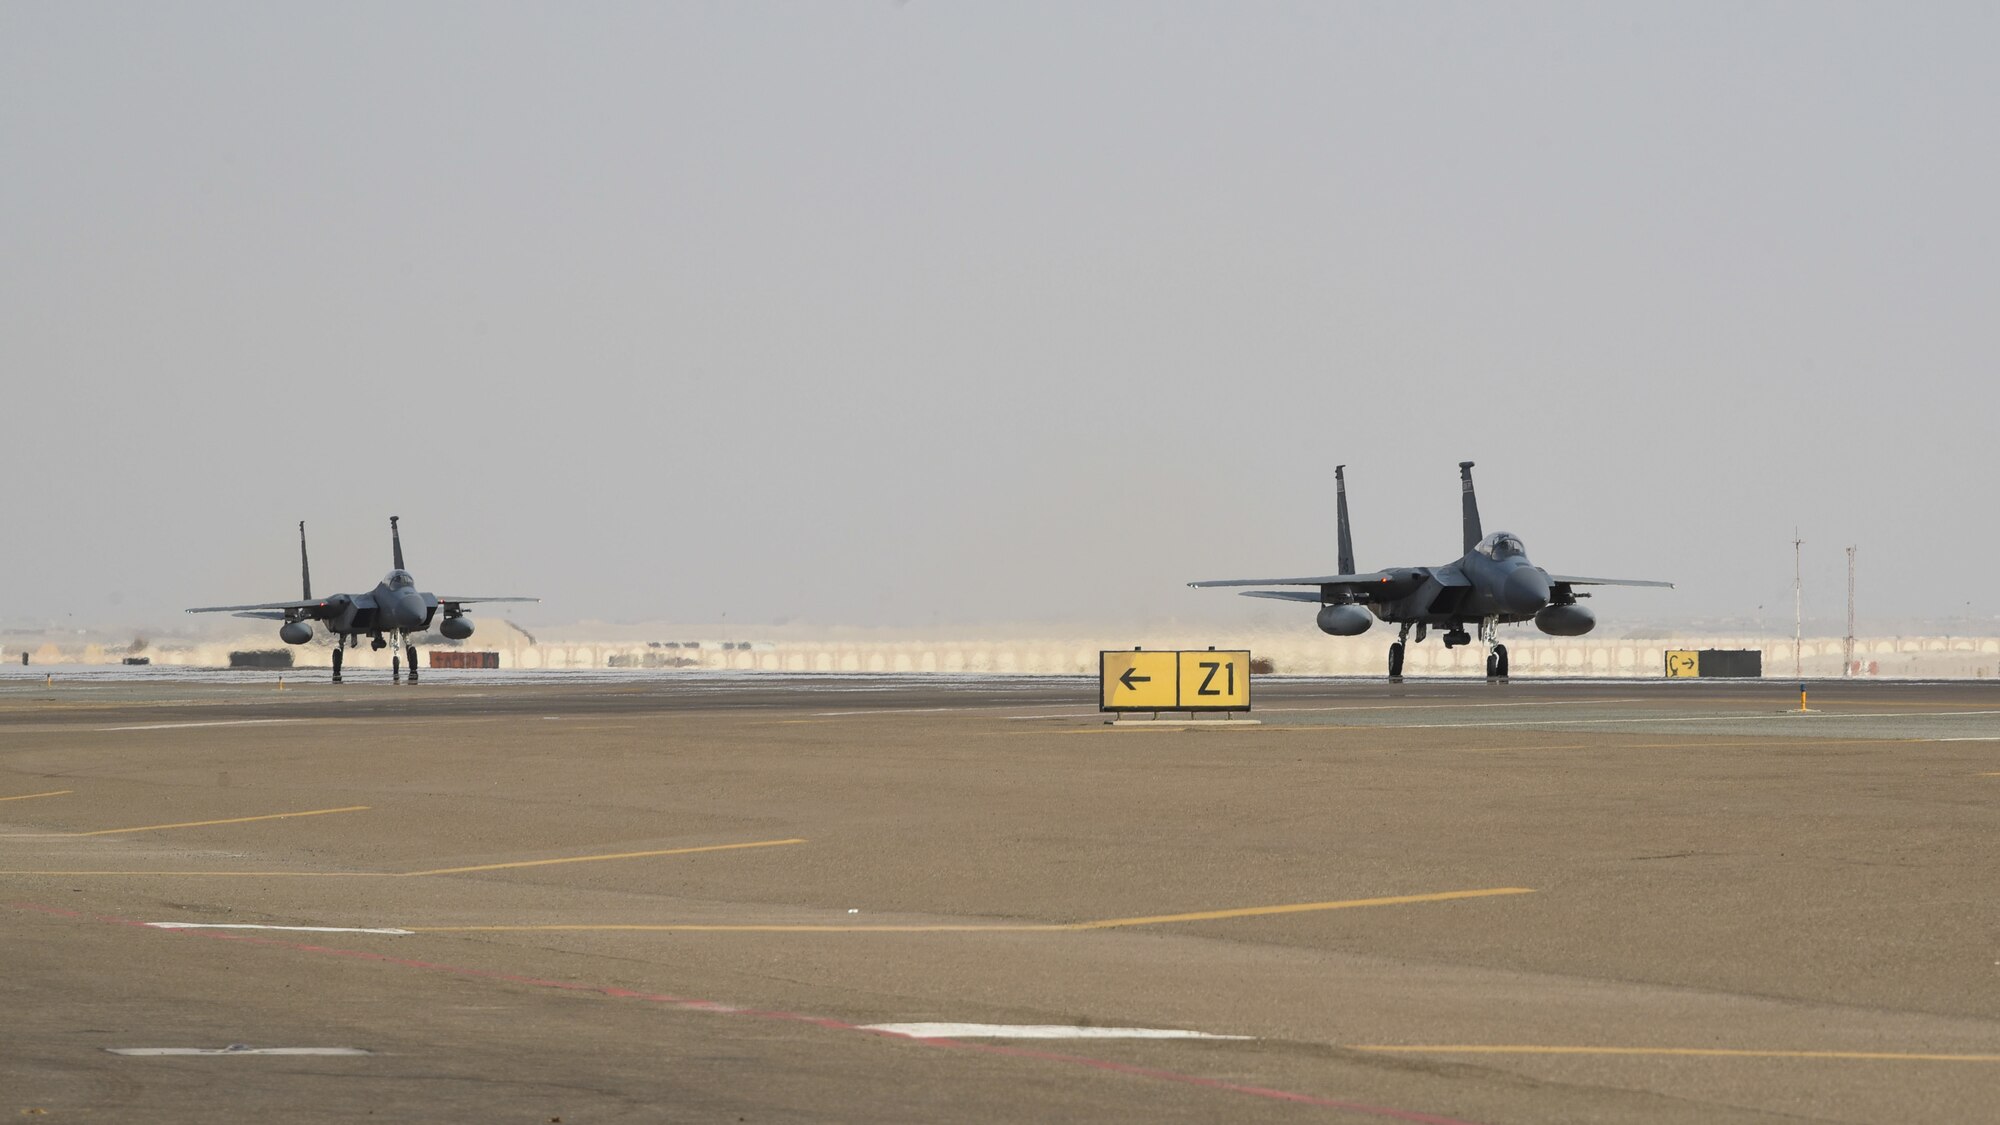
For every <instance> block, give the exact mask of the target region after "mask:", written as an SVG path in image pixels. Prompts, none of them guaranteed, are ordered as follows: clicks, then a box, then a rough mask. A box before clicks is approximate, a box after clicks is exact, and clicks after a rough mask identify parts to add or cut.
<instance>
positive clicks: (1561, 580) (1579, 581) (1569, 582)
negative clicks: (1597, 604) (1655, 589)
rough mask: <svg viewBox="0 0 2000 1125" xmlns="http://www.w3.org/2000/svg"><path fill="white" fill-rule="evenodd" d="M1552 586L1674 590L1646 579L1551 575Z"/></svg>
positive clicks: (1668, 583)
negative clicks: (1643, 587)
mask: <svg viewBox="0 0 2000 1125" xmlns="http://www.w3.org/2000/svg"><path fill="white" fill-rule="evenodd" d="M1549 585H1551V586H1661V587H1664V588H1666V589H1669V590H1671V589H1673V588H1674V584H1673V583H1671V582H1654V581H1652V580H1650V579H1646V578H1578V577H1577V576H1576V575H1574V574H1551V575H1549Z"/></svg>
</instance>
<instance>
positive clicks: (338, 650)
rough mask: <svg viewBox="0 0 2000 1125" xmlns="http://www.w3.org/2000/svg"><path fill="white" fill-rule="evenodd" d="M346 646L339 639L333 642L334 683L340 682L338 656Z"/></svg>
mask: <svg viewBox="0 0 2000 1125" xmlns="http://www.w3.org/2000/svg"><path fill="white" fill-rule="evenodd" d="M346 647H347V646H346V645H344V644H343V643H341V642H340V641H335V642H333V682H334V683H336V684H337V683H339V682H340V657H341V655H342V653H343V651H344V650H345V649H346Z"/></svg>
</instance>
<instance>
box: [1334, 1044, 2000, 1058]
mask: <svg viewBox="0 0 2000 1125" xmlns="http://www.w3.org/2000/svg"><path fill="white" fill-rule="evenodd" d="M1347 1049H1348V1050H1350V1051H1375V1052H1379V1053H1383V1054H1410V1055H1425V1054H1432V1055H1627V1056H1644V1057H1676V1056H1678V1057H1686V1058H1714V1059H1841V1060H1864V1061H1870V1062H1977V1063H2000V1055H1984V1054H1963V1055H1961V1054H1944V1053H1928V1052H1916V1051H1765V1050H1738V1049H1732V1048H1727V1047H1558V1046H1545V1045H1539V1044H1525V1043H1523V1044H1504V1043H1494V1044H1471V1043H1444V1044H1437V1045H1423V1044H1395V1045H1389V1044H1379V1043H1355V1044H1349V1045H1348V1046H1347Z"/></svg>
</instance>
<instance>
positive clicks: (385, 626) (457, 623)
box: [188, 516, 542, 684]
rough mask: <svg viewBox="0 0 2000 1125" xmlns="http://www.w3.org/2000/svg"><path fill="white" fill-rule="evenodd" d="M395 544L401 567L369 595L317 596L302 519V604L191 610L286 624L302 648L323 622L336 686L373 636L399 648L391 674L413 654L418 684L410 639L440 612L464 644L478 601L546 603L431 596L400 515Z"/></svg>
mask: <svg viewBox="0 0 2000 1125" xmlns="http://www.w3.org/2000/svg"><path fill="white" fill-rule="evenodd" d="M389 542H390V544H391V545H392V546H393V548H394V550H395V569H393V570H391V571H390V572H389V573H388V574H385V575H383V576H382V581H380V582H377V583H376V584H375V588H374V589H373V590H370V591H368V592H367V593H365V594H333V595H330V596H328V597H324V598H315V597H313V592H312V567H311V564H310V563H309V562H308V561H307V558H306V525H305V521H304V520H300V521H299V580H300V583H301V584H302V585H303V586H304V590H303V591H302V592H301V595H300V598H299V600H298V601H295V602H259V603H257V604H255V605H207V606H200V607H198V608H195V609H191V610H188V612H189V613H233V614H235V615H236V616H238V617H251V618H256V619H258V620H262V621H282V622H284V624H282V625H280V626H278V638H279V639H280V640H282V641H284V642H285V643H286V644H288V645H302V644H305V643H306V642H307V641H310V640H312V636H313V628H312V623H313V622H315V621H318V622H321V623H323V625H324V627H325V629H326V631H327V632H328V633H330V634H331V635H332V636H333V637H334V642H335V643H334V648H333V682H334V683H336V684H337V683H339V682H340V663H341V659H340V658H341V654H342V653H344V652H345V651H346V650H347V648H348V646H350V645H352V644H354V643H355V641H356V640H357V639H358V638H360V637H364V636H365V637H368V638H369V639H370V642H371V643H370V647H372V648H374V649H376V650H377V651H379V650H381V649H384V648H388V647H390V645H391V644H393V645H394V646H395V649H396V651H395V652H392V653H391V654H390V656H389V671H390V674H391V675H392V676H393V677H394V678H396V679H398V680H400V679H402V678H403V673H402V661H401V654H402V652H404V651H407V652H408V653H409V656H410V682H411V683H416V682H417V646H416V645H415V644H414V643H411V641H410V636H411V634H414V633H418V632H421V631H422V630H424V629H427V628H429V627H430V624H431V621H432V619H433V618H435V617H436V616H437V612H438V610H440V609H442V610H444V619H443V620H441V621H439V622H438V632H440V633H442V634H444V635H445V636H446V637H449V638H450V639H452V640H454V641H462V640H464V639H465V638H467V637H470V636H471V635H472V619H471V618H469V617H467V616H466V610H465V607H466V606H468V605H471V604H472V603H474V602H538V601H541V600H542V599H540V598H492V597H477V598H474V597H464V596H460V595H449V596H447V595H440V594H431V593H426V592H424V591H422V590H419V589H417V581H416V579H414V578H411V577H410V572H409V571H407V570H404V569H403V535H402V532H401V531H400V530H398V529H397V527H396V517H395V516H390V517H389ZM390 638H393V640H391V639H390ZM405 646H407V648H406V647H405Z"/></svg>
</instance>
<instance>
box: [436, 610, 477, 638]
mask: <svg viewBox="0 0 2000 1125" xmlns="http://www.w3.org/2000/svg"><path fill="white" fill-rule="evenodd" d="M438 632H440V633H443V634H444V635H445V636H447V637H450V638H451V639H452V640H454V641H462V640H464V639H465V638H467V637H469V636H471V635H472V618H470V617H467V616H465V615H464V614H453V615H451V616H449V617H447V618H445V619H444V620H443V621H440V622H438Z"/></svg>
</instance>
